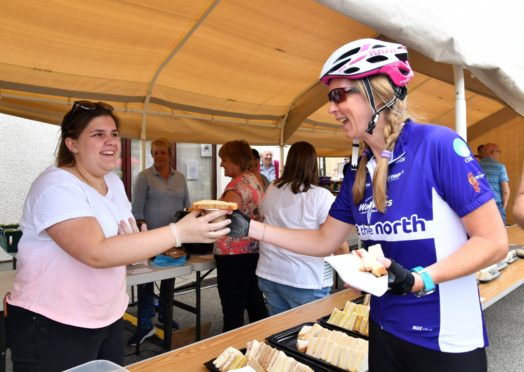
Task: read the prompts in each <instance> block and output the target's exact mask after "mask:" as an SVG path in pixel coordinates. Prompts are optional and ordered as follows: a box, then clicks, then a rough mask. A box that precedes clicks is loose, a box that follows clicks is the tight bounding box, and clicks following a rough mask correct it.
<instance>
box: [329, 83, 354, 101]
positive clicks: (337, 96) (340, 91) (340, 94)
mask: <svg viewBox="0 0 524 372" xmlns="http://www.w3.org/2000/svg"><path fill="white" fill-rule="evenodd" d="M358 92H359V90H358V88H357V87H350V88H335V89H333V90H330V91H329V93H328V95H327V96H328V99H329V102H333V103H336V104H337V105H338V104H339V103H340V102H344V101H345V100H346V95H347V94H348V93H349V94H353V93H358Z"/></svg>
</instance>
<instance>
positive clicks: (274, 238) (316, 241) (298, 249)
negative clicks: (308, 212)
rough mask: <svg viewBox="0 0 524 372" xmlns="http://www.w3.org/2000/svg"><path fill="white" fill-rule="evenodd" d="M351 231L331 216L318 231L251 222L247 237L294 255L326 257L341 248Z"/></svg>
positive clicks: (351, 228)
mask: <svg viewBox="0 0 524 372" xmlns="http://www.w3.org/2000/svg"><path fill="white" fill-rule="evenodd" d="M352 230H353V225H350V224H347V223H345V222H342V221H339V220H337V219H335V218H333V217H331V216H328V218H327V220H326V222H325V223H324V224H323V225H322V226H321V227H320V229H318V230H302V229H301V230H298V229H285V228H281V227H276V226H271V225H267V224H264V223H262V222H258V221H254V220H251V223H250V225H249V237H250V238H253V239H257V240H262V241H264V242H267V243H270V244H273V245H276V246H279V247H283V248H285V249H287V250H289V251H292V252H295V253H300V254H305V255H309V256H316V257H326V256H329V255H331V254H332V253H334V252H335V251H336V250H337V249H339V248H340V247H341V246H342V244H343V242H344V241H345V240H346V238H347V236H348V235H349V234H350V233H351V231H352Z"/></svg>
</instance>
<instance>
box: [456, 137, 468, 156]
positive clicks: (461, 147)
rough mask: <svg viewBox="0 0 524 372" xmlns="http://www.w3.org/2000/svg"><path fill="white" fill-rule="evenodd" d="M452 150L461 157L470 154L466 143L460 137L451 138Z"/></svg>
mask: <svg viewBox="0 0 524 372" xmlns="http://www.w3.org/2000/svg"><path fill="white" fill-rule="evenodd" d="M453 150H455V153H456V154H457V155H458V156H461V157H463V158H468V157H470V156H471V151H469V147H468V145H467V144H466V142H464V140H463V139H462V138H455V139H454V140H453Z"/></svg>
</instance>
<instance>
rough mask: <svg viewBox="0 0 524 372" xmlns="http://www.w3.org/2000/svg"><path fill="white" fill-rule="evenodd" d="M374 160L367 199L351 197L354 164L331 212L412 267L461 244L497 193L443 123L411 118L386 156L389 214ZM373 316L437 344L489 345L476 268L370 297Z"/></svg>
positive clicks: (405, 335) (453, 348) (442, 347)
mask: <svg viewBox="0 0 524 372" xmlns="http://www.w3.org/2000/svg"><path fill="white" fill-rule="evenodd" d="M374 164H375V159H374V158H372V159H370V160H369V162H368V167H367V168H368V174H367V181H366V186H365V193H364V198H363V201H362V202H361V203H360V204H354V203H353V197H352V192H351V189H352V187H353V183H354V179H355V171H353V170H351V171H349V172H348V173H347V174H346V177H344V182H343V185H342V187H341V190H340V193H339V196H338V197H337V199H336V200H335V202H334V203H333V205H332V207H331V210H330V215H331V216H332V217H333V218H336V219H338V220H340V221H343V222H346V223H349V224H353V225H355V226H356V229H357V231H358V234H359V236H360V238H361V240H362V241H363V242H364V244H365V245H371V244H376V243H380V244H381V245H382V249H383V251H384V255H385V256H386V257H389V258H392V259H394V260H395V261H397V262H398V263H400V264H401V265H402V266H404V267H405V268H407V269H412V268H414V267H416V266H422V267H426V266H429V265H431V264H433V263H435V262H437V261H439V260H442V259H443V258H445V257H447V256H449V255H450V254H452V253H453V252H454V251H456V250H457V249H458V248H460V247H461V246H462V245H463V244H464V242H465V241H466V240H467V239H468V236H467V233H466V230H465V228H464V226H463V224H462V221H461V219H460V218H461V217H464V216H465V215H467V214H468V213H470V212H472V211H474V210H475V209H476V208H478V207H480V206H481V205H483V204H484V203H486V202H487V201H489V200H490V199H492V198H493V194H492V192H491V190H490V188H489V185H488V184H487V182H486V180H485V176H484V173H483V172H482V169H481V168H480V166H479V164H478V162H477V161H476V160H475V159H474V157H473V155H472V154H471V151H470V150H469V148H468V146H467V144H466V143H465V142H464V140H463V139H462V138H461V137H459V136H458V135H457V134H456V133H455V132H453V131H452V130H450V129H448V128H446V127H442V126H436V125H429V124H423V125H422V124H417V123H414V122H412V121H411V120H408V121H407V122H406V124H405V126H404V128H403V129H402V132H401V134H400V136H399V138H398V140H397V142H396V145H395V149H394V152H393V156H392V158H391V159H390V161H389V171H388V181H387V203H386V204H387V209H386V212H385V213H380V212H378V211H377V210H376V208H375V206H374V203H373V196H372V195H373V193H372V185H371V179H372V177H371V176H370V175H371V174H372V173H373V171H374ZM370 316H371V318H372V319H373V320H374V321H375V322H377V323H378V324H379V325H380V326H381V327H382V329H383V330H385V331H387V332H389V333H391V334H393V335H395V336H397V337H399V338H401V339H404V340H406V341H408V342H411V343H414V344H417V345H420V346H423V347H427V348H431V349H434V350H439V351H445V352H465V351H470V350H473V349H475V348H478V347H485V346H487V344H488V341H487V336H486V330H485V325H484V320H483V317H482V308H481V305H480V300H479V293H478V287H477V283H476V280H475V275H468V276H465V277H461V278H458V279H454V280H450V281H447V282H445V283H441V284H439V285H437V289H436V291H435V292H434V293H433V294H430V295H427V296H424V297H420V298H417V297H415V296H414V295H413V294H408V295H405V296H397V295H393V294H390V293H389V292H386V294H385V295H384V296H382V297H373V298H372V302H371V315H370Z"/></svg>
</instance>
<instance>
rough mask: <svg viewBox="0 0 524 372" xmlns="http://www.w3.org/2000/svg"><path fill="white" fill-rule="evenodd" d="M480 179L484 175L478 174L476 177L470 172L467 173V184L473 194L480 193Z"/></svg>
mask: <svg viewBox="0 0 524 372" xmlns="http://www.w3.org/2000/svg"><path fill="white" fill-rule="evenodd" d="M482 178H484V173H478V174H477V175H476V176H474V175H473V173H471V172H469V173H468V182H469V184H470V185H471V186H472V187H473V190H475V192H480V183H479V181H478V180H479V179H482Z"/></svg>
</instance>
